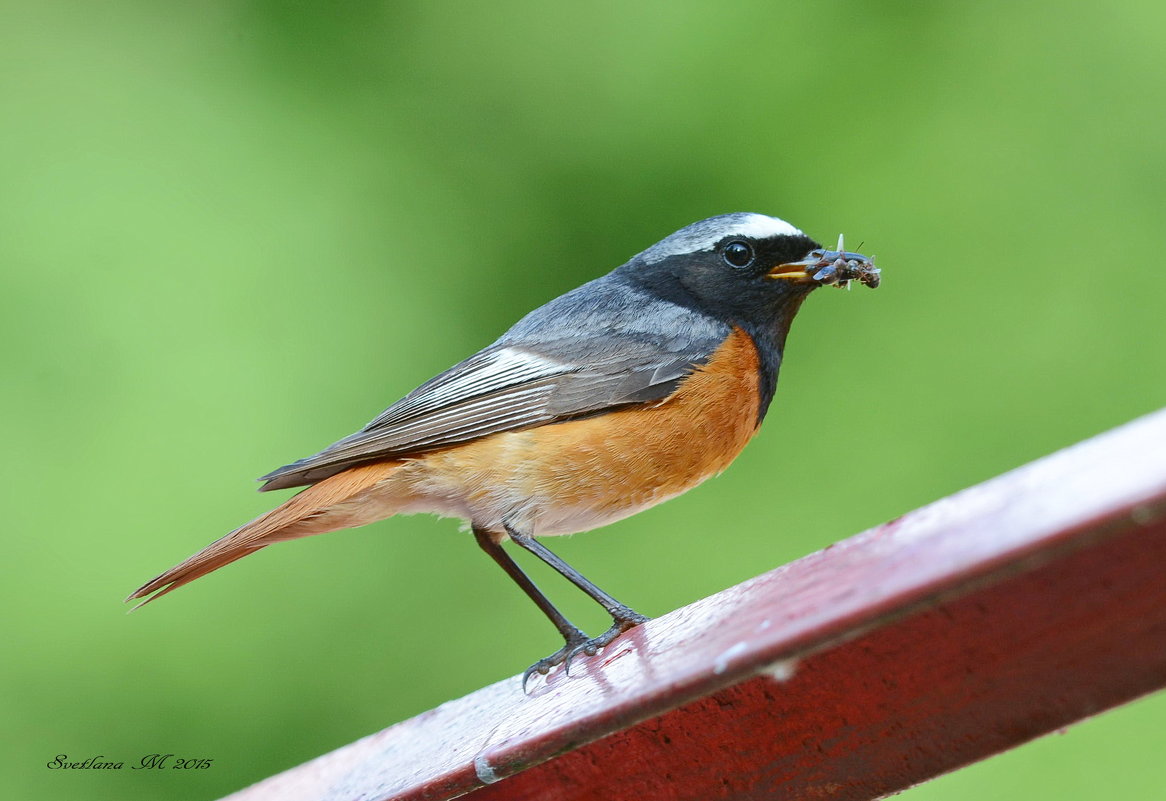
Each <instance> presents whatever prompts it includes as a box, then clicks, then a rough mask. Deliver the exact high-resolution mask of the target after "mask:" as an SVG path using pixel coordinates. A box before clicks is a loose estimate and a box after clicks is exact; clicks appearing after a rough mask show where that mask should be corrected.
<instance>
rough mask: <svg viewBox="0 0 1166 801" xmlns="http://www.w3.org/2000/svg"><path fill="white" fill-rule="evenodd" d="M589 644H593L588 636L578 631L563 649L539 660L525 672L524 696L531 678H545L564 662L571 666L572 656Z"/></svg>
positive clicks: (523, 676) (568, 639) (568, 638)
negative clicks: (552, 669)
mask: <svg viewBox="0 0 1166 801" xmlns="http://www.w3.org/2000/svg"><path fill="white" fill-rule="evenodd" d="M589 642H591V640H589V639H587V635H586V634H584V633H583V632H582V631H579V630H578V629H576V630H575V633H574V634H573V635H572V636H570V637H567V641H566V643H564V644H563V647H562V648H560V649H559V650H557V651H555V652H554V653H553V654H551V655H550V656H545V657H543V658H542V659H540V660H538V661H537V662H535V663H534V664H533V665H531V666H530V667H528V668H527V669H526V670H525V671H524V672H523V674H522V692H523V694H525V693H526V684H527V682H529V681H530V677H531V676H533V675H534V674H535V673H537V674H539V675H540V676H545V675H547V674H548V673H550V672H551V668H553V667H555V666H556V665H561V664H563V662H567V663H568V665H569V664H570V660H571V655H572V654H573V653H575V652H576V651H578V650H579V649H580V648H583V647H586V646H587V644H588V643H589Z"/></svg>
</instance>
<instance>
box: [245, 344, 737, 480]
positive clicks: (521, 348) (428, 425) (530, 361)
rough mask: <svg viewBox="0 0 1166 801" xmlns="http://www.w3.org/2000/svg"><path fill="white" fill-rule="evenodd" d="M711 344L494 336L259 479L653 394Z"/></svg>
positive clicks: (320, 471) (307, 475)
mask: <svg viewBox="0 0 1166 801" xmlns="http://www.w3.org/2000/svg"><path fill="white" fill-rule="evenodd" d="M717 344H719V341H714V340H712V339H705V338H696V339H686V340H685V341H683V342H678V341H676V340H675V339H673V340H671V341H670V342H668V343H665V344H661V343H656V342H652V341H650V340H648V339H641V338H634V339H629V338H626V337H619V336H611V335H604V336H597V337H590V338H588V337H583V336H577V337H572V338H571V340H570V347H569V348H565V347H563V346H562V343H555V342H548V343H545V344H544V345H542V346H537V345H529V344H528V345H511V344H501V343H498V344H495V345H492V346H490V347H488V348H486V349H485V350H483V351H480V352H479V353H477V354H475V355H474V356H471V357H470V358H469V359H467V360H465V361H464V362H462V363H460V364H458V365H455V366H454V367H452V368H450V369H449V370H447V371H446V372H444V373H442V374H441V375H439V376H437V377H436V378H434V379H432V380H430V381H428V382H426V383H425V384H422V385H421V386H420V387H418V388H417V389H415V390H414V391H413V392H411V393H409V394H408V395H406V396H405V397H404V398H402V399H401V400H399V401H397V402H396V403H395V404H393V405H392V406H390V407H389V408H388V409H386V410H385V411H384V412H382V413H381V414H380V415H378V416H377V418H376V419H375V420H373V421H372V422H371V423H369V424H368V425H367V426H365V427H364V428H363V429H362V430H360V431H358V432H357V433H355V434H353V435H351V436H349V437H345V438H344V439H342V440H340V441H339V442H336V443H334V444H333V445H330V446H329V447H327V448H325V449H324V450H323V451H321V452H320V453H318V454H316V455H315V456H309V457H308V458H306V459H301V460H299V461H298V462H293V463H292V464H289V465H286V466H284V467H281V468H279V469H278V470H275V471H273V472H271V473H268V474H267V475H266V476H264V477H263V478H262V479H260V480H261V481H265V482H267V483H266V484H265V485H264V486H263V487H262V489H264V490H271V489H282V488H284V487H296V486H300V485H304V484H313V483H315V482H317V481H320V480H321V479H324V478H327V477H328V476H331V475H334V474H336V473H338V472H340V471H341V470H344V469H345V468H347V467H350V466H352V465H355V464H360V463H363V462H368V461H373V460H378V459H386V458H393V457H399V456H402V455H406V454H412V453H419V452H423V451H427V450H432V449H434V448H440V447H443V446H447V445H452V444H455V443H458V442H466V441H468V440H473V439H477V438H479V437H484V436H486V435H488V434H493V433H496V432H499V431H510V430H514V429H519V428H526V427H529V426H534V425H539V424H542V423H548V422H552V421H555V420H563V419H569V418H572V417H578V416H580V415H585V414H589V413H594V412H596V411H599V410H603V409H610V408H614V407H619V406H626V405H628V404H635V403H646V402H650V401H655V400H659V399H661V398H665V397H667V396H668V395H669V394H671V393H672V391H673V390H675V389H676V387H677V386H678V385H679V384H680V382H681V381H682V380H683V379H684V378H685V377H686V376H687V375H688V374H689V373H691V372H692V370H693V369H694V368H695V366H696V365H698V364H701V363H702V362H704V361H705V360H706V359H707V358H708V356H709V355H710V354H711V353H712V351H713V350H715V348H716V345H717ZM565 350H570V352H571V353H573V354H576V355H574V356H573V357H568V356H566V355H565V354H564V353H563V351H565Z"/></svg>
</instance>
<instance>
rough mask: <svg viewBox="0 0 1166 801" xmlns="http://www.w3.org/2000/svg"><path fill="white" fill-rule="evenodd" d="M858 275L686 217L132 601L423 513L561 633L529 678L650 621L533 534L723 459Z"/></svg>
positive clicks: (783, 227) (765, 220)
mask: <svg viewBox="0 0 1166 801" xmlns="http://www.w3.org/2000/svg"><path fill="white" fill-rule="evenodd" d="M852 280H856V281H859V282H860V283H863V284H865V285H867V286H870V287H876V286H877V285H878V283H879V271H878V269H877V268H876V267H875V266H874V264H873V260H871V259H867V258H866V257H864V256H861V255H859V254H857V253H849V252H846V251H844V250H843V249H842V240H841V238H839V243H838V249H837V250H833V251H831V250H825V249H823V248H822V246H821V245H819V244H818V243H817V242H815V241H814V240H812V239H810V238H809V237H808V236H806V235H805V234H804V233H802V232H801V231H800V230H798V229H797V228H795V227H794V226H792V225H790V224H789V223H787V222H785V221H783V220H779V219H777V218H774V217H767V216H764V215H761V214H745V213H737V214H725V215H721V216H719V217H711V218H709V219H707V220H702V221H700V222H697V223H693V224H692V225H689V226H687V227H686V228H682V229H680V230H679V231H677V232H676V233H674V234H672V235H671V236H669V237H667V238H666V239H664V240H662V241H660V242H658V243H656V244H655V245H653V246H652V247H650V248H648V249H647V250H645V251H644V252H642V253H640V254H639V255H637V256H635V257H633V258H632V259H631V260H630V261H628V262H627V263H626V264H624V265H623V266H621V267H618V268H616V269H615V270H614V271H612V272H611V273H609V274H607V275H605V276H603V277H602V278H598V279H596V280H594V281H591V282H589V283H586V284H584V285H583V286H581V287H579V288H577V289H574V290H572V291H570V292H568V293H566V294H565V295H562V296H560V297H558V298H555V299H554V300H552V301H551V302H550V303H547V304H546V305H545V306H542V307H541V308H538V309H536V310H534V311H533V312H531V313H530V314H528V315H527V316H526V317H524V318H522V319H521V320H519V321H518V323H517V324H516V325H515V326H514V327H513V328H511V329H510V330H509V331H507V332H506V333H505V334H503V335H502V337H501V338H499V339H498V340H497V341H496V342H495V343H494V344H492V345H490V346H488V347H486V348H483V349H482V350H480V351H478V352H477V353H475V354H474V355H473V356H471V357H470V358H468V359H466V360H465V361H463V362H461V363H460V364H457V365H454V366H453V367H451V368H450V369H448V370H446V371H445V372H444V373H442V374H440V375H439V376H437V377H436V378H434V379H432V380H430V381H428V382H426V383H424V384H422V385H421V386H420V387H418V388H417V389H415V390H413V391H412V392H410V393H409V394H408V395H406V396H405V397H404V398H402V399H401V400H399V401H397V402H396V403H394V404H393V405H392V406H390V407H389V408H388V409H386V410H385V411H384V412H382V413H381V414H380V415H378V416H377V417H376V419H374V420H373V421H372V422H371V423H369V424H368V425H367V426H365V427H364V428H363V429H361V430H360V431H358V432H357V433H355V434H353V435H351V436H349V437H345V438H344V439H342V440H340V441H339V442H336V443H335V444H333V445H330V446H328V447H327V448H325V449H324V450H322V451H320V452H319V453H317V454H316V455H315V456H309V457H307V458H306V459H301V460H299V461H298V462H293V463H292V464H289V465H286V466H284V467H281V468H279V469H278V470H275V471H273V472H271V473H268V474H267V475H266V476H264V477H263V478H262V479H260V480H261V481H265V482H266V484H265V485H264V486H263V487H262V488H261V489H263V490H274V489H283V488H285V487H299V486H305V485H307V489H305V490H303V491H302V492H300V493H299V494H297V495H295V496H294V497H292V498H290V499H289V500H287V501H286V502H284V503H283V504H282V505H281V506H279V507H277V508H276V509H274V510H272V511H270V512H268V513H267V514H264V515H261V516H260V517H258V518H256V519H255V520H252V521H251V522H250V523H247V524H246V525H244V526H242V527H241V528H238V529H236V530H234V531H232V532H231V533H230V534H228V535H226V536H225V537H223V538H222V539H219V540H217V541H215V542H213V543H211V544H210V545H208V546H207V547H206V548H204V549H203V550H201V551H199V552H198V553H196V554H194V555H193V556H191V557H190V558H189V559H187V560H186V561H184V562H182V563H181V564H179V565H177V566H175V567H172V568H171V569H170V570H167V571H166V572H165V573H163V574H162V575H160V576H158V577H157V578H155V579H152V580H151V581H149V582H147V583H146V584H145V585H143V586H142V587H140V588H139V589H137V590H135V591H134V592H133V594H132V595H130V597H129V599H127V600H132V599H135V598H145V599H146V600H145V601H143V602H142V603H147V602H148V601H151V600H154V599H155V598H158V597H160V596H162V595H165V594H166V593H168V592H170V591H171V590H173V589H176V588H178V587H181V586H182V585H183V584H186V583H187V582H190V581H193V580H194V579H196V578H198V577H199V576H203V575H205V574H207V573H210V572H211V571H212V570H217V569H218V568H220V567H222V566H223V565H226V564H229V563H231V562H234V561H235V560H236V559H239V558H241V557H244V556H246V555H247V554H249V553H253V552H255V551H257V550H259V549H260V548H263V547H265V546H267V545H271V544H272V543H276V542H282V541H284V540H292V539H296V538H298V537H306V536H308V535H310V534H320V533H323V532H326V531H335V530H336V529H342V528H349V527H352V526H360V525H364V524H365V523H371V522H373V521H375V520H381V519H383V518H386V517H390V516H392V515H396V514H410V513H414V512H433V513H436V514H439V515H443V516H447V517H456V518H461V519H462V520H465V521H468V523H469V525H470V527H471V528H472V530H473V532H474V536H475V537H476V538H477V542H478V545H480V546H481V547H482V549H483V550H485V551H486V553H488V554H489V555H490V556H491V558H493V559H494V561H496V562H497V563H498V564H499V565H500V566H501V567H502V569H503V570H505V571H506V572H507V573H508V574H509V575H510V577H511V578H512V579H514V581H515V582H517V583H518V585H519V586H520V587H521V588H522V589H523V591H525V592H526V594H527V595H529V596H530V598H531V599H532V600H533V601H534V602H535V604H537V605H538V607H539V609H541V610H542V611H543V613H544V614H546V616H547V617H548V618H550V620H551V622H552V623H554V624H555V627H556V628H557V629H558V630H559V633H560V634H562V635H563V639H564V640H565V644H564V645H563V647H562V648H560V649H559V650H558V651H556V652H555V653H554V654H551V655H550V656H548V657H546V658H544V659H540V660H539V661H538V662H536V663H535V664H533V665H531V666H530V668H529V669H527V671H526V673H525V674H524V676H523V683H524V685H525V682H526V680H527V679H528V678H529V677H530V676H531V675H532V674H533V673H535V672H539V673H546V672H547V671H549V670H550V668H552V667H554V666H555V665H558V664H561V663H563V662H564V661H566V662H567V663H568V664H569V663H570V660H571V658H573V657H574V656H575V655H576V654H578V653H587V654H594V653H595V652H596V651H597V650H598V649H599V648H602V647H603V646H605V645H607V644H608V643H610V642H611V641H612V640H614V639H615V638H616V637H617V636H618V635H619V634H620V633H621V632H623V631H625V630H627V629H629V628H631V627H633V626H635V625H637V624H639V623H641V622H643V621H645V620H647V618H645V617H644V616H643V615H640V614H638V613H636V612H634V611H633V610H632V609H630V608H629V607H627V606H625V605H623V604H622V603H620V602H619V601H617V600H616V599H615V598H613V597H612V596H611V595H608V594H607V593H606V592H604V591H603V590H601V589H599V588H598V587H596V586H595V585H594V584H592V583H591V582H590V581H588V580H587V579H586V578H584V577H583V576H582V575H581V574H580V573H579V572H578V571H576V570H575V569H574V568H572V567H571V566H570V565H568V564H567V563H566V562H564V561H563V560H562V559H560V558H559V557H557V556H556V555H555V554H554V553H552V552H551V551H550V550H548V549H547V547H546V546H545V545H544V544H543V543H542V542H540V541H539V540H538V539H537V538H538V537H545V536H550V535H555V534H572V533H575V532H579V531H586V530H587V529H592V528H596V527H597V526H602V525H605V524H607V523H611V522H613V521H615V520H619V519H621V518H623V517H627V516H628V515H631V514H634V513H635V512H638V511H640V510H641V509H646V508H648V507H649V506H652V505H654V504H657V503H660V502H661V501H664V500H667V499H668V498H671V497H674V496H676V495H679V494H680V493H682V492H684V491H686V490H689V489H692V488H693V487H695V486H696V485H697V484H699V483H701V482H702V481H704V480H705V479H706V478H709V477H710V476H712V475H715V474H716V473H719V472H720V471H722V470H724V469H725V468H726V467H728V465H729V463H730V462H732V461H733V459H734V458H736V456H737V454H738V453H739V452H740V451H741V449H742V448H743V447H745V443H747V442H748V441H749V439H750V438H751V437H752V436H753V434H754V433H755V432H756V431H757V428H758V426H759V425H760V424H761V420H762V418H764V417H765V412H766V410H767V409H768V408H769V404H770V401H772V400H773V393H774V389H775V387H776V386H777V374H778V368H780V366H781V361H782V353H783V349H784V347H785V340H786V334H787V333H788V332H789V327H790V323H791V322H792V321H793V318H794V315H795V314H796V313H797V310H798V308H799V307H800V306H801V304H802V301H804V300H805V299H806V296H807V295H809V294H810V292H811V291H813V290H814V289H815V288H816V287H818V286H821V285H823V284H834V285H836V286H848V285H849V282H850V281H852ZM506 539H510V540H511V541H512V542H514V543H516V544H517V545H519V546H521V547H522V548H525V549H526V550H528V551H530V552H531V553H533V554H535V555H536V556H538V557H539V558H540V559H542V560H543V561H544V562H546V563H547V564H549V565H550V566H551V567H553V568H554V569H555V570H557V571H558V572H559V573H560V574H562V575H563V576H564V577H565V578H566V579H568V580H569V581H571V582H572V583H573V584H575V585H576V586H577V587H579V589H581V590H583V592H585V593H587V594H588V595H589V596H591V598H593V599H594V600H595V601H596V602H598V603H599V604H600V605H601V606H603V608H604V609H606V610H607V612H608V613H609V614H610V615H611V617H612V625H611V628H609V629H608V630H607V631H605V632H604V633H603V634H601V635H599V636H598V637H594V638H588V636H587V635H586V634H584V633H583V632H582V631H581V630H580V629H578V628H577V627H576V626H574V625H573V624H572V623H570V622H569V621H568V620H567V619H566V618H565V617H564V616H563V615H562V613H560V612H559V610H558V609H556V608H555V607H554V606H553V605H552V604H551V602H550V601H549V600H547V598H546V596H544V595H543V594H542V592H541V591H539V589H538V588H537V587H536V586H535V585H534V583H533V582H532V581H531V580H530V578H528V577H527V576H526V574H524V573H523V571H522V570H521V569H520V568H519V567H518V565H517V564H516V563H515V562H514V561H513V560H512V559H511V557H510V556H509V554H508V553H507V552H506V551H505V550H503V548H502V543H503V541H504V540H506ZM139 605H140V604H139Z"/></svg>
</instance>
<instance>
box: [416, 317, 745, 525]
mask: <svg viewBox="0 0 1166 801" xmlns="http://www.w3.org/2000/svg"><path fill="white" fill-rule="evenodd" d="M758 404H759V396H758V355H757V350H756V347H755V346H754V344H753V341H752V340H751V339H750V337H749V336H748V335H747V334H746V333H745V332H744V331H741V330H740V329H735V330H734V331H733V333H732V334H730V336H729V337H728V338H727V339H726V340H725V342H724V343H723V344H722V345H721V347H720V348H718V350H717V351H716V353H714V354H713V356H712V358H711V359H710V360H709V361H708V362H707V363H706V364H705V365H703V366H701V367H700V368H698V369H697V370H696V371H695V372H694V373H693V374H692V375H691V376H689V377H688V378H687V379H685V381H684V382H683V384H681V386H680V387H679V388H678V389H677V390H676V392H674V393H673V394H672V395H671V396H669V397H668V398H667V399H665V400H663V401H661V402H659V403H656V404H651V405H646V406H640V407H635V408H631V409H624V410H621V411H615V412H610V413H607V414H600V415H597V416H595V417H589V418H585V419H581V420H572V421H567V422H563V423H556V424H553V425H546V426H541V427H538V428H533V429H528V430H525V431H513V432H504V433H500V434H494V435H492V436H489V437H485V438H483V439H481V440H477V441H474V442H471V443H468V444H466V445H461V446H458V447H455V448H450V449H447V450H443V451H437V452H434V453H430V454H426V455H425V456H423V457H420V458H419V459H417V460H416V461H415V462H413V463H412V464H411V465H410V466H409V467H408V468H407V469H406V470H405V471H403V475H402V478H403V479H406V480H407V481H408V483H409V485H410V491H409V494H410V495H411V496H412V497H411V501H412V502H411V503H408V504H407V507H408V509H407V511H432V512H437V513H439V514H445V515H450V516H455V517H463V518H467V519H470V520H472V521H473V522H474V523H475V524H476V525H478V526H481V527H484V528H490V529H491V530H495V531H501V530H502V523H503V522H507V523H509V524H510V525H511V526H513V527H515V528H519V529H521V530H525V531H529V532H532V533H534V534H537V535H548V534H569V533H574V532H577V531H584V530H586V529H589V528H594V527H596V526H600V525H604V524H605V523H609V522H612V521H614V520H618V519H619V518H621V517H626V516H627V515H630V514H633V513H635V512H637V511H639V510H641V509H644V508H647V507H649V506H652V505H653V504H656V503H659V502H660V501H663V500H666V499H668V498H671V497H673V496H675V495H678V494H680V493H682V492H684V491H685V490H688V489H691V488H692V487H694V486H696V485H697V484H699V483H700V482H701V481H703V480H705V479H706V478H709V477H710V476H713V475H715V474H717V473H719V472H720V471H722V470H724V469H725V468H726V467H728V466H729V463H730V462H732V461H733V459H734V458H736V456H737V454H738V453H740V452H741V449H742V448H744V447H745V444H746V443H747V442H748V441H749V439H750V438H751V437H752V436H753V434H754V433H755V431H756V430H757V423H758V420H757V414H758ZM402 511H406V510H404V509H403V510H402Z"/></svg>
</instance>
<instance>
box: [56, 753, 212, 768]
mask: <svg viewBox="0 0 1166 801" xmlns="http://www.w3.org/2000/svg"><path fill="white" fill-rule="evenodd" d="M212 762H214V760H213V759H205V758H198V757H179V756H176V755H174V754H146V755H145V756H144V757H142V758H141V759H139V760H138V762H137V764H136V765H135V764H131V765H130V770H151V769H152V770H158V769H162V768H170V769H173V770H207V769H208V768H210V766H211V763H212ZM45 767H46V768H48V769H49V770H62V769H64V770H122V769H123V768H125V762H123V761H122V760H120V759H113V758H111V757H106V756H105V755H104V754H98V755H97V756H91V757H88V758H87V759H81V760H76V761H73V762H70V761H69V755H68V754H57V755H56V756H55V757H53V760H52V761H51V762H48V763H46V764H45Z"/></svg>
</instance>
